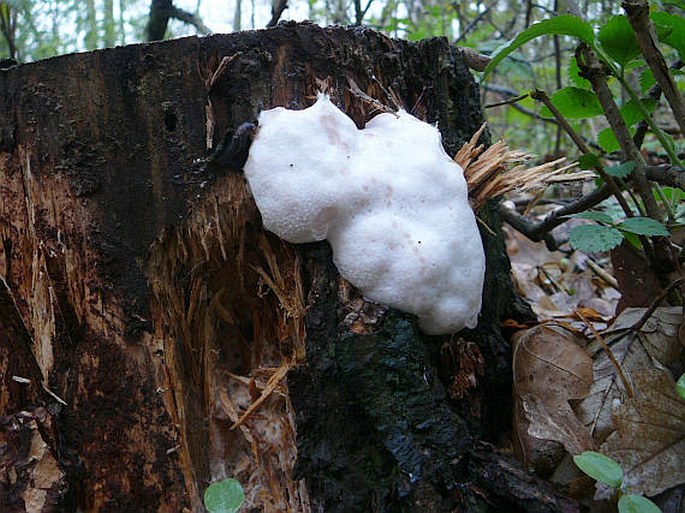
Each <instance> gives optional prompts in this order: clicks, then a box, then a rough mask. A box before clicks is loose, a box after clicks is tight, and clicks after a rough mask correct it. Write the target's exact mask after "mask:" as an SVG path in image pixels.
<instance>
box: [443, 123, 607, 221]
mask: <svg viewBox="0 0 685 513" xmlns="http://www.w3.org/2000/svg"><path fill="white" fill-rule="evenodd" d="M485 126H486V125H485V124H483V126H481V127H480V129H479V130H478V131H477V132H476V133H475V134H474V135H473V137H472V138H471V140H470V141H469V142H467V143H466V144H464V145H463V146H462V147H461V148H460V149H459V151H458V152H457V154H456V155H455V156H454V161H455V162H456V163H457V164H459V165H460V166H461V167H462V168H463V169H464V177H465V178H466V183H467V184H468V187H469V198H470V199H471V201H472V204H473V207H474V210H476V211H478V210H479V209H480V208H481V207H482V206H483V205H484V204H485V202H486V201H488V200H489V199H494V198H497V197H499V196H502V195H503V194H505V193H507V192H512V191H518V192H526V191H531V190H534V189H544V188H545V187H547V186H548V185H549V184H551V183H554V182H570V181H575V180H587V179H588V178H592V177H593V176H594V174H593V173H591V172H586V171H576V172H573V173H569V171H571V170H572V169H574V168H575V167H576V166H577V164H576V163H575V162H574V163H571V164H567V165H563V164H565V163H566V159H565V158H560V159H556V160H553V161H551V162H545V163H544V164H541V165H538V166H530V167H529V166H528V163H529V162H530V160H531V159H532V158H533V155H529V154H527V153H524V152H522V151H517V150H510V149H509V147H508V146H507V143H506V142H504V141H501V140H500V141H497V142H496V143H494V144H493V145H492V146H490V147H488V148H487V149H486V148H485V146H484V145H482V144H481V145H479V144H478V140H479V139H480V137H481V135H482V134H483V132H484V131H485Z"/></svg>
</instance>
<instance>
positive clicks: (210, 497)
mask: <svg viewBox="0 0 685 513" xmlns="http://www.w3.org/2000/svg"><path fill="white" fill-rule="evenodd" d="M243 502H245V492H244V491H243V487H242V486H241V485H240V482H239V481H238V480H236V479H231V478H229V479H224V480H223V481H217V482H216V483H212V484H210V485H209V486H208V487H207V489H206V490H205V507H206V508H207V511H209V513H236V512H237V511H238V510H239V509H240V507H241V506H242V505H243Z"/></svg>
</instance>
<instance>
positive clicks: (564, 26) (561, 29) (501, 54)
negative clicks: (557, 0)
mask: <svg viewBox="0 0 685 513" xmlns="http://www.w3.org/2000/svg"><path fill="white" fill-rule="evenodd" d="M545 35H551V36H554V35H556V36H574V37H577V38H578V39H580V40H582V41H584V42H586V43H588V44H589V45H590V46H593V45H594V42H595V33H594V32H593V31H592V26H591V25H590V24H589V23H585V22H584V21H583V20H581V19H580V18H578V17H576V16H569V15H563V16H556V17H554V18H550V19H548V20H544V21H541V22H539V23H534V24H533V25H531V26H530V27H528V28H527V29H526V30H524V31H523V32H521V33H520V34H519V35H518V36H516V37H515V38H514V39H512V40H511V41H509V42H507V43H504V44H503V45H502V46H500V47H499V48H498V49H497V50H495V53H493V54H492V59H491V60H490V62H489V63H488V65H487V66H486V67H485V71H484V72H483V78H485V77H487V76H488V75H489V74H490V73H491V72H492V70H493V69H495V67H496V66H497V65H498V64H499V63H500V62H502V60H503V59H504V58H505V57H507V56H508V55H509V54H511V53H512V52H515V51H516V50H518V49H519V48H521V47H522V46H523V45H524V44H526V43H527V42H528V41H531V40H532V39H535V38H536V37H540V36H545Z"/></svg>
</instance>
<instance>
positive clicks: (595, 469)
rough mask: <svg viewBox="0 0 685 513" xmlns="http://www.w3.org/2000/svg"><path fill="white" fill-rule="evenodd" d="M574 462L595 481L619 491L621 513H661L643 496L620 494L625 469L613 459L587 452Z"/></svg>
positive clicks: (578, 455) (575, 457)
mask: <svg viewBox="0 0 685 513" xmlns="http://www.w3.org/2000/svg"><path fill="white" fill-rule="evenodd" d="M573 462H574V463H575V464H576V466H577V467H578V468H579V469H580V470H582V471H583V472H585V473H586V474H587V475H588V476H590V477H591V478H593V479H594V480H596V481H598V482H600V483H603V484H605V485H607V486H609V487H611V488H614V489H616V490H619V495H620V497H619V499H618V511H619V513H661V510H660V509H659V507H658V506H657V505H656V504H654V503H653V502H652V501H650V500H649V499H647V498H645V497H643V496H641V495H636V494H624V493H621V492H620V488H621V485H622V484H623V469H622V468H621V465H619V464H618V462H616V461H615V460H614V459H613V458H610V457H609V456H606V455H604V454H602V453H599V452H595V451H585V452H583V453H581V454H577V455H575V456H574V457H573Z"/></svg>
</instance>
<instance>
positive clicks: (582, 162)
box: [578, 153, 602, 169]
mask: <svg viewBox="0 0 685 513" xmlns="http://www.w3.org/2000/svg"><path fill="white" fill-rule="evenodd" d="M578 166H579V167H580V169H596V168H598V167H601V166H602V163H601V162H600V161H599V157H598V156H597V155H595V154H594V153H586V154H585V155H581V156H580V157H579V158H578Z"/></svg>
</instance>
